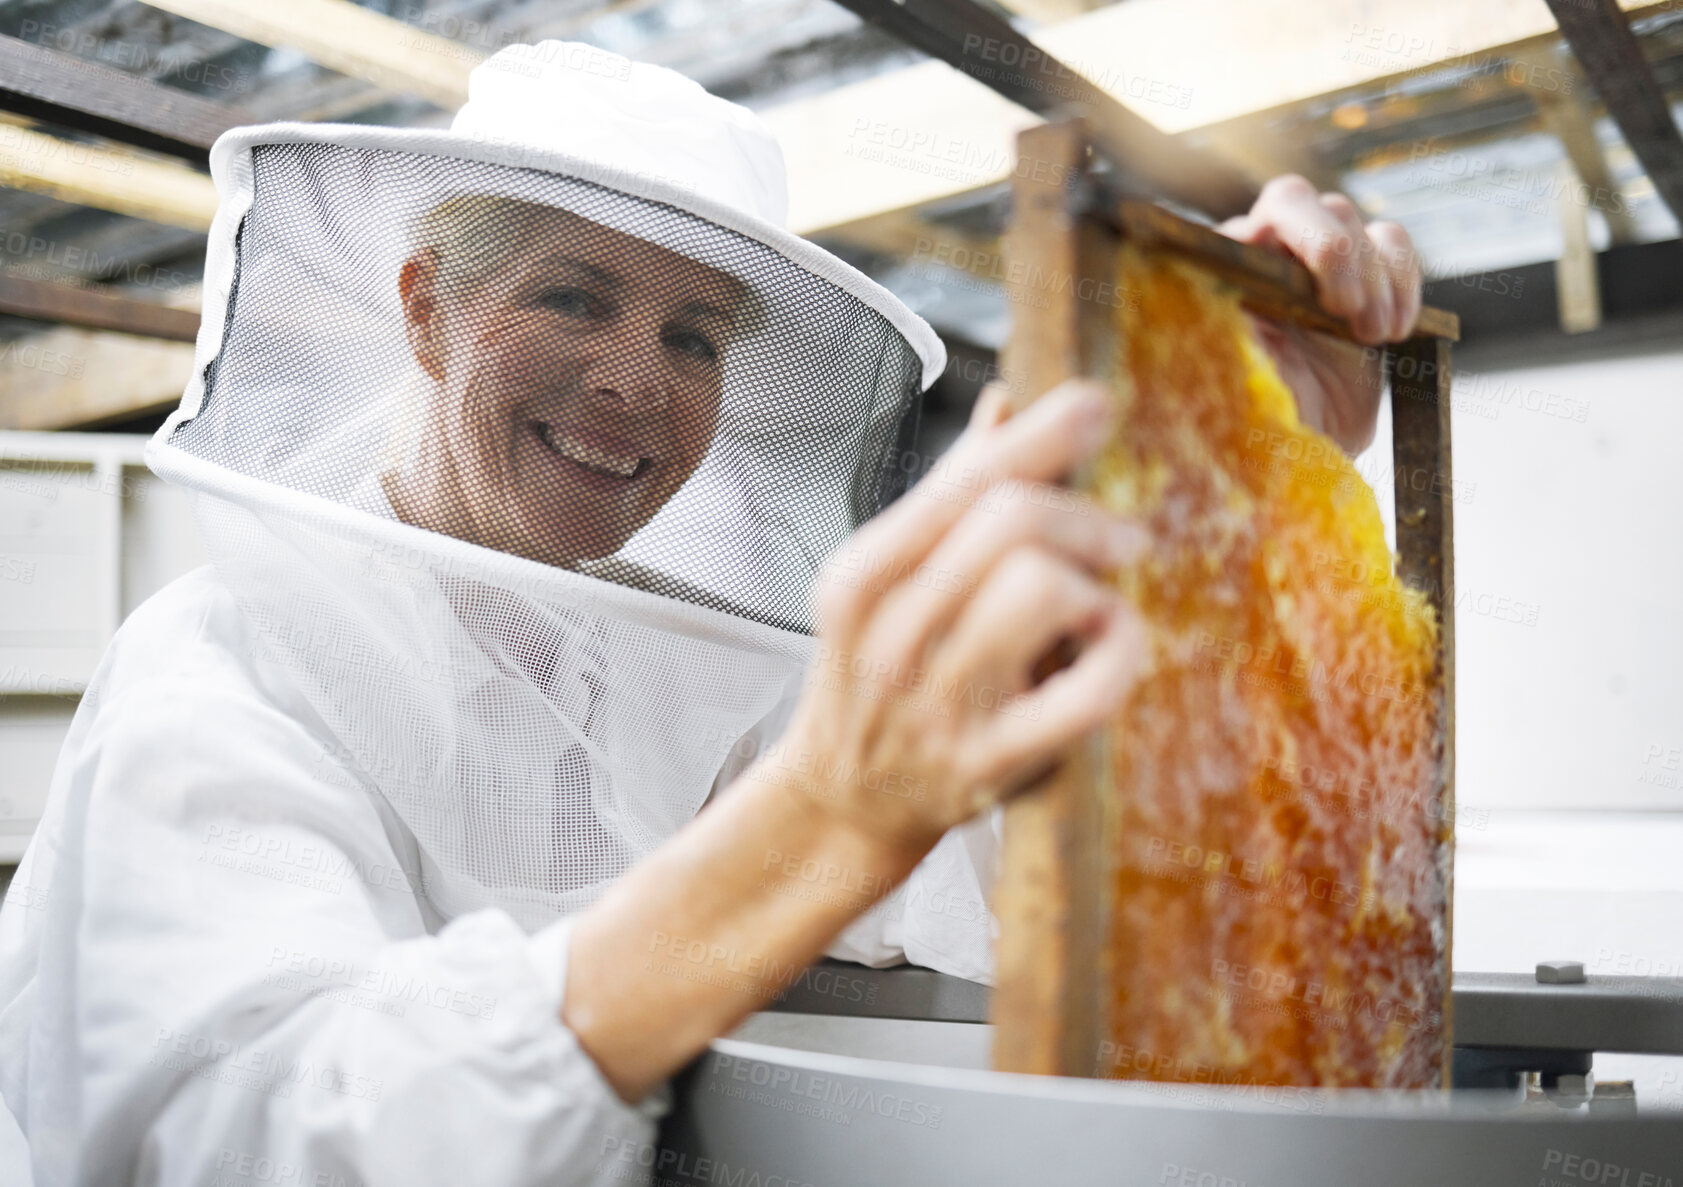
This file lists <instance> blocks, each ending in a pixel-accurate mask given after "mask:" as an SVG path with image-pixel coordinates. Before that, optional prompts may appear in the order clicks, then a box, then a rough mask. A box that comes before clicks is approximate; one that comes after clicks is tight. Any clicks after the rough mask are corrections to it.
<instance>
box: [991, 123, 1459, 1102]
mask: <svg viewBox="0 0 1683 1187" xmlns="http://www.w3.org/2000/svg"><path fill="white" fill-rule="evenodd" d="M1089 159H1090V153H1089V141H1088V137H1087V130H1086V127H1085V126H1084V124H1083V122H1082V121H1079V120H1069V121H1064V122H1060V123H1052V124H1046V125H1043V126H1041V127H1037V128H1032V129H1030V130H1028V131H1025V132H1023V133H1022V134H1021V135H1020V136H1019V137H1018V166H1017V169H1016V173H1015V181H1014V183H1013V202H1014V210H1013V216H1012V223H1011V228H1010V230H1009V232H1008V233H1007V238H1006V243H1007V248H1006V250H1007V255H1008V257H1009V259H1010V261H1011V264H1010V268H1009V270H1008V272H1009V275H1010V277H1011V278H1012V280H1013V284H1012V289H1011V298H1012V305H1013V309H1014V314H1015V321H1014V325H1013V330H1012V335H1011V340H1010V342H1009V343H1008V344H1007V347H1006V350H1005V353H1004V357H1003V359H1002V364H1003V366H1002V371H1003V373H1004V374H1005V375H1006V376H1008V377H1009V379H1010V386H1011V393H1012V398H1013V401H1014V403H1015V404H1016V405H1017V406H1022V405H1024V404H1026V403H1027V402H1029V401H1031V400H1032V399H1034V398H1035V397H1037V396H1038V395H1040V394H1041V393H1043V392H1045V391H1047V390H1049V389H1050V388H1051V387H1053V386H1055V385H1056V384H1058V383H1060V382H1062V381H1063V380H1065V379H1069V378H1072V377H1075V376H1079V375H1083V374H1102V373H1103V372H1104V371H1105V370H1106V369H1107V362H1108V359H1107V358H1106V353H1107V351H1109V350H1111V349H1114V347H1115V341H1114V334H1113V331H1112V329H1111V326H1110V324H1109V319H1108V317H1107V316H1106V311H1107V308H1108V306H1107V305H1106V304H1105V303H1104V302H1103V301H1101V300H1094V299H1092V296H1091V295H1092V294H1094V293H1096V292H1102V291H1106V290H1104V289H1101V288H1100V287H1099V286H1101V285H1106V284H1111V283H1114V275H1115V269H1114V264H1115V254H1116V251H1117V248H1118V246H1119V244H1120V243H1121V242H1122V241H1123V240H1124V239H1130V238H1131V239H1134V240H1135V241H1138V242H1142V243H1146V244H1150V245H1152V246H1154V247H1156V248H1159V249H1167V250H1171V251H1175V252H1178V253H1181V254H1183V255H1185V256H1188V257H1189V258H1191V259H1193V260H1195V261H1196V262H1197V263H1199V264H1200V265H1202V266H1204V267H1206V268H1207V269H1209V270H1210V271H1212V272H1214V273H1216V274H1217V275H1218V276H1219V277H1221V278H1222V279H1223V280H1225V281H1226V282H1228V283H1229V284H1231V285H1233V286H1234V287H1235V288H1237V289H1238V290H1239V293H1240V297H1241V301H1242V302H1243V304H1245V305H1246V307H1248V308H1251V309H1253V310H1255V311H1257V312H1259V313H1263V314H1266V315H1269V316H1272V317H1276V318H1282V319H1285V320H1289V321H1292V322H1294V323H1296V324H1299V325H1303V326H1307V327H1309V328H1313V329H1317V330H1324V331H1326V332H1331V333H1336V334H1339V335H1341V336H1344V337H1346V338H1348V337H1349V336H1350V335H1349V328H1348V326H1346V325H1345V324H1344V323H1343V322H1342V321H1340V320H1339V319H1336V318H1332V317H1330V316H1328V315H1327V314H1325V313H1324V312H1322V311H1321V309H1320V306H1319V303H1318V301H1317V300H1316V296H1315V284H1314V280H1313V277H1312V276H1311V275H1310V273H1309V272H1308V270H1307V269H1306V268H1304V267H1303V266H1302V265H1301V264H1298V263H1297V262H1296V261H1293V260H1289V259H1287V258H1285V257H1283V256H1280V255H1277V254H1275V253H1272V252H1267V251H1263V250H1261V249H1258V248H1253V247H1248V246H1246V245H1243V244H1240V243H1238V242H1236V241H1234V240H1231V239H1228V238H1227V237H1226V236H1224V235H1221V234H1220V233H1219V232H1216V231H1214V230H1212V229H1211V228H1209V227H1205V226H1201V225H1199V224H1196V223H1192V222H1189V221H1188V220H1185V219H1182V218H1179V217H1178V216H1176V215H1174V214H1172V213H1170V212H1169V211H1167V210H1163V209H1161V208H1159V207H1156V206H1153V205H1151V204H1149V203H1139V202H1120V203H1118V202H1115V201H1113V200H1111V199H1110V198H1108V197H1106V196H1105V195H1104V194H1103V192H1102V190H1101V189H1100V188H1099V187H1097V186H1096V185H1095V184H1094V182H1093V179H1092V178H1091V177H1090V176H1089V175H1088V172H1087V166H1088V162H1089ZM1458 333H1459V323H1458V321H1457V319H1456V317H1455V315H1454V314H1452V313H1448V312H1446V311H1444V310H1440V309H1431V308H1427V309H1424V310H1422V312H1421V316H1420V319H1419V321H1418V322H1417V323H1416V327H1415V332H1414V336H1413V337H1412V338H1411V339H1409V340H1408V341H1406V342H1404V343H1402V344H1400V345H1398V346H1396V347H1394V348H1392V349H1391V350H1390V351H1388V352H1387V364H1388V371H1389V372H1390V373H1391V374H1392V375H1393V380H1394V382H1393V399H1392V414H1393V424H1394V426H1395V446H1394V454H1393V456H1394V462H1395V473H1396V483H1395V500H1396V511H1397V548H1398V552H1399V566H1398V568H1399V575H1400V576H1401V578H1402V580H1404V581H1405V582H1407V583H1408V584H1409V585H1411V586H1413V587H1414V588H1416V589H1419V590H1421V591H1422V592H1424V593H1425V595H1426V596H1427V598H1428V599H1429V600H1430V602H1431V604H1432V606H1433V608H1434V609H1435V610H1436V612H1437V613H1438V616H1439V622H1440V624H1441V629H1440V635H1439V643H1440V653H1439V656H1438V665H1437V683H1438V686H1439V687H1438V692H1439V695H1441V697H1442V701H1441V707H1442V716H1441V718H1440V720H1441V721H1443V723H1444V759H1443V762H1442V764H1441V766H1440V772H1441V777H1442V782H1443V786H1442V788H1441V791H1442V793H1443V796H1444V798H1443V800H1442V804H1443V810H1442V813H1441V819H1442V820H1443V821H1444V823H1443V824H1442V825H1441V827H1442V828H1443V829H1445V830H1449V831H1452V828H1453V820H1454V810H1453V801H1452V798H1451V797H1452V793H1453V770H1454V760H1453V756H1454V670H1455V669H1454V641H1455V633H1454V594H1453V570H1454V562H1453V556H1454V552H1453V521H1452V516H1451V499H1452V488H1451V479H1450V473H1451V468H1450V404H1449V400H1448V399H1447V396H1448V391H1449V382H1450V377H1451V374H1450V346H1449V343H1450V341H1451V340H1452V339H1454V338H1455V337H1456V336H1457V335H1458ZM1075 483H1076V485H1077V486H1079V485H1080V484H1081V476H1080V475H1077V476H1076V478H1075ZM1105 745H1106V742H1105V740H1104V738H1103V737H1102V736H1101V737H1099V738H1097V739H1094V740H1091V741H1089V742H1086V743H1083V744H1082V745H1081V746H1080V747H1078V748H1077V749H1076V750H1075V752H1074V753H1072V754H1071V755H1070V756H1069V758H1068V759H1067V760H1066V762H1065V763H1064V765H1063V766H1062V768H1060V770H1059V771H1058V772H1056V773H1055V774H1054V775H1053V776H1052V777H1051V778H1050V779H1049V780H1048V781H1047V782H1046V783H1044V784H1043V785H1041V786H1040V787H1038V788H1036V789H1034V790H1032V791H1030V792H1028V793H1026V794H1024V795H1022V796H1019V797H1017V798H1016V799H1015V800H1013V801H1012V802H1011V803H1010V804H1009V805H1008V807H1007V809H1006V813H1005V848H1004V854H1003V860H1002V866H1001V870H1000V878H999V884H998V890H997V895H996V904H995V911H996V915H997V917H998V919H999V924H1000V933H1001V939H1000V943H999V946H998V956H997V978H998V980H997V987H996V989H995V992H994V997H993V1004H992V1008H993V1021H994V1023H995V1046H994V1066H995V1067H996V1068H998V1069H999V1070H1002V1071H1012V1072H1031V1073H1040V1074H1054V1075H1076V1076H1093V1075H1097V1074H1099V1073H1100V1070H1101V1068H1100V1046H1099V1044H1100V1042H1101V1041H1102V1040H1103V1039H1104V1037H1105V1036H1106V1035H1107V1034H1108V1033H1109V1024H1108V1017H1107V1008H1106V996H1107V992H1108V988H1109V986H1110V985H1111V984H1112V976H1111V973H1112V969H1111V967H1110V964H1109V962H1110V961H1111V960H1112V959H1114V957H1113V954H1112V953H1111V952H1110V951H1109V945H1108V943H1107V936H1108V934H1109V913H1110V903H1109V901H1108V899H1109V893H1110V891H1109V888H1110V886H1111V885H1112V884H1113V883H1114V880H1115V879H1114V877H1113V876H1112V875H1113V873H1114V870H1115V868H1116V867H1115V865H1114V861H1115V859H1114V857H1113V856H1112V855H1113V854H1114V853H1115V852H1116V846H1115V844H1114V840H1115V824H1114V821H1113V820H1112V816H1113V812H1112V811H1110V810H1108V809H1107V802H1108V801H1110V800H1111V799H1112V798H1113V795H1112V789H1111V788H1110V787H1109V785H1108V780H1109V778H1110V774H1109V772H1110V770H1111V766H1110V763H1109V762H1108V761H1107V755H1106V753H1105V750H1104V747H1105ZM1446 874H1447V872H1446ZM1445 952H1446V955H1445V960H1446V961H1447V959H1448V956H1447V952H1448V949H1447V948H1446V949H1445ZM1448 984H1449V981H1448V977H1447V975H1446V977H1445V1001H1444V1003H1443V1006H1444V1010H1445V1015H1444V1017H1445V1018H1446V1019H1447V1018H1448V1017H1449V1015H1448V1010H1449V1006H1450V1002H1449V1000H1448ZM1449 1053H1450V1045H1449V1044H1448V1043H1445V1047H1444V1065H1443V1084H1444V1085H1445V1086H1446V1087H1447V1086H1448V1084H1449V1070H1450V1069H1449V1064H1450V1055H1449Z"/></svg>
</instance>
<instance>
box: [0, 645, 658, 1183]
mask: <svg viewBox="0 0 1683 1187" xmlns="http://www.w3.org/2000/svg"><path fill="white" fill-rule="evenodd" d="M207 666H208V668H209V669H210V670H205V671H193V670H187V671H182V672H177V673H174V674H172V675H170V676H169V677H167V678H162V679H150V680H145V681H141V682H140V683H138V684H137V685H133V686H131V690H130V691H129V692H127V693H126V694H123V695H120V696H118V697H117V698H116V699H109V698H106V699H104V703H103V704H101V705H100V707H99V709H98V712H97V716H96V717H95V718H94V719H93V720H92V721H91V722H89V723H87V724H86V726H85V728H83V729H82V730H80V731H78V733H77V734H75V735H73V737H72V744H71V745H70V746H68V747H67V749H66V752H65V754H64V756H63V758H62V759H61V763H60V770H59V772H58V775H57V778H56V780H55V788H54V793H53V794H54V800H55V802H56V803H57V805H58V807H57V809H56V813H55V819H56V827H55V828H54V829H52V830H51V832H52V833H53V842H52V847H53V849H54V850H55V852H54V854H53V857H54V860H53V861H52V862H50V863H48V864H49V865H50V866H51V867H52V868H53V879H52V884H51V887H50V890H49V892H48V895H47V898H46V899H45V908H46V912H47V915H46V918H45V921H44V922H43V923H42V924H40V925H39V952H38V956H37V958H36V970H35V983H34V984H33V986H32V987H31V992H30V994H29V997H30V998H31V999H32V1001H33V1017H32V1020H31V1030H32V1032H33V1033H32V1035H31V1038H30V1040H29V1044H28V1047H29V1051H28V1058H29V1068H28V1073H27V1085H28V1088H27V1093H26V1097H27V1105H26V1108H24V1109H23V1110H21V1112H22V1113H23V1114H24V1115H25V1116H26V1118H27V1120H26V1122H25V1126H26V1129H27V1131H28V1135H29V1138H30V1142H31V1147H32V1151H33V1156H34V1160H35V1163H36V1177H37V1183H38V1187H56V1185H57V1184H61V1183H64V1184H68V1183H73V1182H74V1183H82V1182H98V1183H120V1182H121V1183H127V1182H134V1183H147V1184H172V1185H173V1184H186V1183H192V1184H204V1183H212V1182H218V1181H221V1182H230V1183H233V1182H253V1181H263V1182H269V1181H273V1182H279V1183H358V1182H363V1183H372V1182H382V1183H385V1182H391V1183H404V1184H407V1185H410V1187H425V1185H428V1184H438V1185H440V1187H446V1185H448V1187H459V1185H460V1184H464V1183H472V1184H475V1185H483V1187H501V1185H509V1187H513V1185H516V1184H543V1185H544V1187H550V1185H553V1184H575V1183H591V1182H598V1181H616V1180H621V1179H623V1177H624V1174H625V1172H626V1171H627V1169H634V1168H635V1167H636V1165H637V1163H638V1161H640V1160H642V1161H644V1165H646V1159H647V1158H648V1153H647V1149H648V1143H650V1142H652V1141H653V1140H654V1127H653V1119H654V1117H655V1116H656V1115H657V1114H658V1112H659V1111H660V1109H661V1107H662V1101H661V1099H660V1098H658V1097H657V1098H652V1099H651V1101H649V1102H645V1104H644V1105H643V1106H640V1107H629V1106H627V1105H625V1104H624V1103H623V1102H621V1101H620V1100H619V1098H618V1097H617V1096H616V1095H615V1093H614V1092H613V1090H612V1089H611V1088H610V1087H609V1085H608V1084H607V1082H606V1081H605V1080H604V1079H603V1077H602V1075H601V1074H600V1072H599V1070H598V1069H597V1068H596V1066H595V1064H594V1063H593V1062H592V1061H591V1059H590V1057H589V1056H588V1055H587V1054H586V1053H585V1052H584V1051H583V1050H582V1049H581V1048H580V1046H579V1044H578V1042H577V1040H576V1038H575V1037H574V1035H573V1034H572V1032H571V1031H569V1030H568V1029H567V1027H566V1026H564V1025H563V1024H562V1022H561V1020H560V1017H559V1010H560V1006H561V1000H562V988H563V986H564V984H565V960H566V952H567V939H568V930H569V925H568V923H567V922H566V921H562V922H560V923H557V924H555V925H552V926H551V927H550V928H548V929H547V930H545V931H542V932H539V933H538V934H537V935H534V936H530V937H528V936H527V935H526V934H524V933H523V932H522V931H521V929H520V928H519V927H518V926H517V925H516V924H515V922H514V921H513V920H512V919H511V918H510V917H508V916H507V915H506V914H503V913H501V912H497V911H481V912H478V913H476V914H472V915H468V916H464V917H462V918H460V919H457V920H455V921H453V922H452V923H450V924H449V925H448V926H446V927H444V928H443V929H442V930H441V931H440V932H439V933H438V934H436V935H429V934H427V929H426V927H425V924H424V918H423V915H422V909H423V908H422V906H421V904H420V902H419V901H418V899H417V896H416V895H415V893H414V891H413V889H412V887H413V885H414V881H415V878H416V877H417V867H416V864H415V859H414V855H413V853H412V852H411V853H408V854H403V855H400V854H399V852H397V848H399V846H394V843H393V841H392V840H391V839H390V837H389V836H388V833H387V831H386V829H385V828H384V827H383V826H382V824H381V821H380V817H379V815H378V813H377V812H376V811H375V809H374V808H373V804H372V800H371V798H370V796H369V793H368V792H367V791H365V790H363V789H362V788H361V787H360V786H358V785H357V784H356V783H355V782H353V781H351V780H349V779H348V778H347V777H346V776H345V774H344V770H343V768H342V767H339V766H338V765H337V764H336V763H334V762H333V761H332V760H331V758H330V756H329V755H328V754H326V753H325V752H324V751H323V748H322V746H321V745H320V743H319V741H318V740H317V739H316V737H315V736H314V735H313V734H312V733H311V732H310V731H309V730H308V729H307V728H306V726H305V725H304V724H302V722H301V720H300V717H301V715H300V714H299V713H296V712H294V711H293V710H292V709H291V708H289V709H287V710H286V711H282V710H281V709H279V708H277V707H276V705H275V704H274V703H272V702H271V701H270V699H269V698H267V697H265V696H262V695H258V693H257V691H256V690H255V689H253V688H251V687H250V686H245V687H241V686H240V681H239V680H238V679H237V678H234V677H231V676H230V675H229V672H230V667H229V666H223V667H221V668H220V669H218V667H217V665H214V664H211V665H207ZM234 667H237V665H234ZM9 1055H10V1053H8V1056H9ZM14 1111H19V1110H16V1109H14ZM639 1155H641V1159H640V1158H639ZM615 1172H618V1173H617V1174H616V1173H615Z"/></svg>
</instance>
